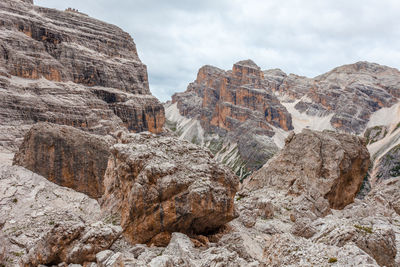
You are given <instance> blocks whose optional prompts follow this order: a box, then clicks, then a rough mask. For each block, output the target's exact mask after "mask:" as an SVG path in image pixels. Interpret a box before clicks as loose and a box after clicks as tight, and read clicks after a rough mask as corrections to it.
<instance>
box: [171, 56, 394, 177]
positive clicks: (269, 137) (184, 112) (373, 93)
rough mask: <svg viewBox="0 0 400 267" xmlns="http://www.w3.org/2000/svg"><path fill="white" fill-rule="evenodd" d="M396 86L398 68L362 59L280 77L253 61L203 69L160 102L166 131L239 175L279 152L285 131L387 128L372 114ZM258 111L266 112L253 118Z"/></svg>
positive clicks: (389, 103)
mask: <svg viewBox="0 0 400 267" xmlns="http://www.w3.org/2000/svg"><path fill="white" fill-rule="evenodd" d="M218 77H220V78H218ZM221 77H222V78H221ZM224 77H225V78H224ZM238 81H240V82H238ZM249 88H250V89H249ZM399 88H400V72H399V71H398V70H397V69H394V68H389V67H386V66H381V65H378V64H375V63H369V62H357V63H355V64H350V65H345V66H341V67H338V68H335V69H334V70H332V71H330V72H327V73H325V74H323V75H320V76H317V77H315V78H307V77H303V76H298V75H294V74H289V75H287V74H286V73H284V72H283V71H281V70H279V69H271V70H266V71H261V70H260V68H259V67H257V65H255V64H254V63H253V62H252V61H242V62H238V63H237V64H235V65H234V67H233V70H232V71H229V72H225V71H223V70H220V69H218V68H216V67H212V66H204V67H202V68H201V69H200V70H199V73H198V76H197V79H196V81H195V82H193V83H191V84H189V86H188V88H187V90H186V91H185V92H184V93H177V94H175V95H174V96H173V97H172V103H169V104H167V105H166V117H167V119H168V123H167V126H168V127H169V128H170V129H172V130H175V132H176V133H177V134H178V135H179V136H180V138H182V139H186V140H189V141H195V142H198V141H199V140H200V141H201V142H200V143H201V144H203V145H204V146H207V147H209V148H210V149H211V150H212V151H213V153H214V154H215V155H216V158H217V159H219V160H220V161H221V162H223V163H225V164H226V165H228V166H230V167H231V168H232V169H234V171H235V173H236V174H238V175H239V176H241V177H242V178H245V177H246V176H248V174H249V171H250V172H251V171H254V170H257V169H258V168H259V167H260V166H262V165H263V164H264V163H265V162H266V160H268V159H269V158H271V157H272V155H273V154H274V153H276V152H277V151H278V147H279V148H281V147H283V145H284V142H283V140H284V139H285V136H287V135H288V134H289V132H288V131H287V130H290V129H293V128H294V131H295V132H296V133H298V132H301V130H302V129H304V128H308V129H312V130H319V131H322V130H325V129H328V130H334V131H339V132H347V133H352V134H358V135H360V134H362V133H363V132H364V130H366V129H367V128H368V127H369V126H371V123H370V122H373V123H372V124H373V126H377V127H386V125H385V124H377V122H378V121H379V120H377V118H378V116H373V115H374V114H375V113H379V112H380V111H381V110H389V109H390V110H392V109H393V107H394V106H396V105H395V104H396V103H398V101H399V96H400V93H399ZM226 92H229V93H226ZM221 102H222V103H221ZM174 103H175V104H174ZM215 106H216V107H217V108H213V107H215ZM268 106H272V107H273V108H272V109H273V110H269V109H268V108H266V107H268ZM282 106H283V107H285V108H286V109H284V108H283V107H282ZM263 108H266V109H265V110H263ZM260 110H261V111H263V112H264V111H265V112H264V113H263V112H261V113H262V114H260V113H257V112H258V111H260ZM274 110H275V111H274ZM283 111H284V112H283ZM392 111H393V112H396V111H395V110H394V109H393V110H392ZM393 112H392V113H391V115H390V113H389V112H386V113H385V114H386V115H383V116H385V117H387V116H393ZM215 114H221V115H218V116H216V115H215ZM250 114H252V115H250ZM256 114H258V115H256ZM268 114H270V115H271V116H272V117H273V118H274V119H275V120H271V118H272V117H269V115H268ZM396 114H398V113H396ZM262 115H264V116H265V119H264V120H263V116H262ZM373 117H374V118H373ZM380 120H382V116H380ZM278 121H279V123H277V122H278ZM385 121H387V119H386V118H385ZM265 125H267V126H265ZM268 125H269V126H268ZM285 125H286V126H285ZM217 126H218V127H217ZM264 126H265V127H264ZM272 126H274V127H272ZM271 127H272V128H271ZM261 129H262V130H261ZM225 131H227V133H225ZM235 133H236V134H235ZM384 134H385V131H384V130H382V131H379V130H378V128H377V129H375V130H372V132H370V133H368V135H369V136H370V137H371V138H372V139H371V141H374V140H375V141H376V140H378V139H379V138H382V137H383V136H380V135H384ZM216 136H218V138H216ZM244 140H246V141H244ZM238 166H240V167H238Z"/></svg>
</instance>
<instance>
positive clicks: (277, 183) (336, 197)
mask: <svg viewBox="0 0 400 267" xmlns="http://www.w3.org/2000/svg"><path fill="white" fill-rule="evenodd" d="M365 145H366V144H365V140H364V139H362V138H360V137H357V136H351V135H347V134H340V133H335V132H330V131H323V132H316V131H311V130H303V132H301V133H300V134H292V135H290V136H289V137H288V139H287V140H286V145H285V147H284V148H283V149H282V151H280V152H279V154H277V155H276V157H275V158H274V159H273V160H271V161H270V162H268V163H267V164H266V165H265V166H264V167H263V168H262V169H260V170H259V171H258V172H257V173H255V174H254V175H253V176H252V177H251V178H250V179H249V180H248V181H246V182H245V187H246V188H248V189H256V188H261V187H264V186H270V187H275V188H277V189H280V190H287V192H288V193H290V194H295V195H301V194H304V193H311V195H314V193H313V192H317V193H318V194H320V195H321V196H322V197H324V198H325V199H327V200H328V202H329V205H330V207H331V208H334V209H342V208H344V207H345V206H346V205H348V204H350V203H352V202H353V200H354V197H355V196H356V194H357V192H358V191H359V189H360V186H361V184H362V182H363V180H364V177H365V175H366V173H367V171H368V167H369V164H370V159H369V152H368V150H367V148H366V146H365ZM316 198H318V197H316Z"/></svg>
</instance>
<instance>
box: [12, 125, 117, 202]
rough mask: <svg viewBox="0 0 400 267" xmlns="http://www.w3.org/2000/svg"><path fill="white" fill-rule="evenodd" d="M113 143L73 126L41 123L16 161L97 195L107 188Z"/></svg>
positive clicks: (52, 178)
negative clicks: (105, 182) (105, 175)
mask: <svg viewBox="0 0 400 267" xmlns="http://www.w3.org/2000/svg"><path fill="white" fill-rule="evenodd" d="M111 144H112V140H110V139H106V138H105V137H101V136H96V135H93V134H89V133H86V132H84V131H81V130H78V129H76V128H73V127H70V126H63V125H56V124H51V123H38V124H35V125H34V126H33V127H32V128H31V129H30V130H29V132H28V133H27V134H26V135H25V138H24V141H23V143H22V145H21V147H20V150H19V151H18V152H17V153H16V154H15V157H14V162H13V163H14V164H15V165H20V166H23V167H25V168H27V169H29V170H31V171H33V172H35V173H38V174H40V175H42V176H44V177H46V178H47V179H48V180H50V181H52V182H54V183H56V184H58V185H62V186H65V187H69V188H72V189H74V190H76V191H79V192H82V193H85V194H87V195H88V196H90V197H92V198H95V199H97V198H100V197H101V196H102V195H103V192H104V187H103V177H104V173H105V171H106V168H107V162H108V157H109V156H110V155H111V153H110V152H109V147H110V145H111Z"/></svg>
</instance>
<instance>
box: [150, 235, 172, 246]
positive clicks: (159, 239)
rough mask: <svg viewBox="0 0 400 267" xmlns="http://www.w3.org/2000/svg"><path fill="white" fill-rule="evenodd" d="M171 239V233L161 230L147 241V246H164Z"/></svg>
mask: <svg viewBox="0 0 400 267" xmlns="http://www.w3.org/2000/svg"><path fill="white" fill-rule="evenodd" d="M170 240H171V233H169V232H162V233H159V234H157V235H155V236H154V237H153V238H152V239H151V240H150V242H149V246H156V247H166V246H168V244H169V241H170Z"/></svg>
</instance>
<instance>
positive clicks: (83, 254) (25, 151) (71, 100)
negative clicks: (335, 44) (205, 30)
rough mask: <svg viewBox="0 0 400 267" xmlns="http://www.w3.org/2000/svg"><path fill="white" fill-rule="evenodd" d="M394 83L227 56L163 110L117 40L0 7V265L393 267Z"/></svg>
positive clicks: (131, 51)
mask: <svg viewBox="0 0 400 267" xmlns="http://www.w3.org/2000/svg"><path fill="white" fill-rule="evenodd" d="M399 88H400V72H399V71H398V70H396V69H393V68H389V67H386V66H381V65H378V64H375V63H368V62H358V63H355V64H350V65H345V66H341V67H338V68H335V69H334V70H332V71H330V72H328V73H326V74H323V75H320V76H317V77H315V78H306V77H301V76H297V75H294V74H289V75H287V74H285V73H284V72H283V71H281V70H279V69H271V70H262V69H261V68H260V67H259V66H257V65H256V64H255V63H254V62H253V61H252V60H243V61H239V62H237V63H235V64H234V65H233V67H232V70H228V71H225V70H222V69H219V68H216V67H213V66H209V65H207V66H204V67H202V68H200V70H199V72H198V75H197V78H196V80H195V81H194V82H193V83H191V84H190V85H189V86H188V88H187V90H186V91H185V92H181V93H176V94H174V95H173V97H172V101H170V102H168V103H166V104H165V115H164V106H163V105H161V104H160V102H159V101H158V100H157V99H156V98H155V97H153V96H152V95H151V93H150V89H149V84H148V78H147V70H146V66H145V65H144V64H143V63H142V62H141V61H140V59H139V56H138V52H137V51H136V48H135V44H134V42H133V40H132V38H131V37H130V35H128V34H127V33H125V32H124V31H122V30H121V29H119V28H118V27H116V26H113V25H110V24H107V23H105V22H101V21H98V20H96V19H93V18H90V17H89V16H88V15H86V14H83V13H81V12H79V11H77V10H76V9H74V8H69V9H67V10H65V11H58V10H55V9H48V8H42V7H38V6H35V5H33V1H32V0H3V1H1V3H0V96H1V98H2V100H3V101H1V102H0V267H9V266H77V267H78V266H85V267H95V266H100V267H103V266H104V267H106V266H107V267H108V266H137V267H142V266H150V267H170V266H178V267H188V266H189V267H191V266H201V267H209V266H221V267H222V266H235V267H236V266H250V267H255V266H370V267H372V266H387V267H395V266H400V253H399V252H400V200H399V199H400V180H399V178H400V161H399V156H400V148H399V146H400V102H399V97H400V93H399V90H400V89H399ZM164 121H165V126H166V127H164ZM232 170H233V171H232Z"/></svg>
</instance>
